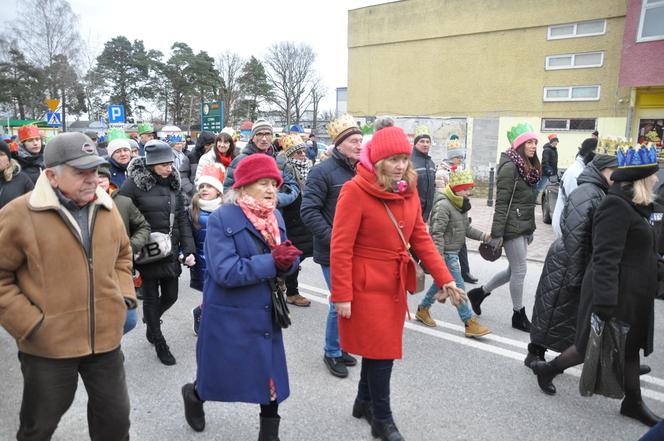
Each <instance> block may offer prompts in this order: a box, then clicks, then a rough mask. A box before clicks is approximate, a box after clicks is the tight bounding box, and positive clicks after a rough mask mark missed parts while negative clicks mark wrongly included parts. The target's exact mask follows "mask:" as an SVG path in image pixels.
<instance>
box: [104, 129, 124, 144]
mask: <svg viewBox="0 0 664 441" xmlns="http://www.w3.org/2000/svg"><path fill="white" fill-rule="evenodd" d="M116 139H129V137H128V136H127V134H126V133H125V131H124V130H123V129H119V128H113V129H111V130H109V131H108V142H113V141H114V140H116Z"/></svg>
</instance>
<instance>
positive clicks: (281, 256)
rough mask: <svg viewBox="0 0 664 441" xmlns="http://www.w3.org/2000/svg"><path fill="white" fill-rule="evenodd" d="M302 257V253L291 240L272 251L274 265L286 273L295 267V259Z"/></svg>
mask: <svg viewBox="0 0 664 441" xmlns="http://www.w3.org/2000/svg"><path fill="white" fill-rule="evenodd" d="M301 255H302V251H300V250H299V249H297V248H296V247H295V245H293V243H292V242H291V241H290V240H287V241H286V242H284V243H282V244H279V245H277V246H276V247H274V248H273V249H272V258H273V259H274V265H275V266H276V267H277V269H278V270H279V271H286V270H287V269H288V268H290V267H291V265H293V262H295V259H297V258H298V257H299V256H301Z"/></svg>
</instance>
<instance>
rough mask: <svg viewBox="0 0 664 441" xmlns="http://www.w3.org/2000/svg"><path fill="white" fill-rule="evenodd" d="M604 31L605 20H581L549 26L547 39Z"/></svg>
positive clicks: (580, 35) (582, 35) (584, 35)
mask: <svg viewBox="0 0 664 441" xmlns="http://www.w3.org/2000/svg"><path fill="white" fill-rule="evenodd" d="M651 1H652V0H651ZM655 1H662V0H655ZM605 33H606V20H592V21H582V22H579V23H570V24H564V25H555V26H549V32H548V36H547V39H548V40H558V39H561V38H577V37H592V36H594V35H602V34H605Z"/></svg>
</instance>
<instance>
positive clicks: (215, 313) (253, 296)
mask: <svg viewBox="0 0 664 441" xmlns="http://www.w3.org/2000/svg"><path fill="white" fill-rule="evenodd" d="M282 182H283V180H282V178H281V174H280V173H279V169H278V168H277V164H276V162H275V160H274V159H273V158H272V157H270V156H268V155H251V156H248V157H246V158H245V159H243V160H242V161H241V162H240V164H239V165H238V167H237V169H236V170H235V183H234V184H233V191H231V192H229V193H227V194H225V203H224V205H222V206H221V207H219V208H218V209H217V210H215V211H214V212H213V213H212V214H211V215H210V217H209V218H208V224H207V237H206V241H205V256H206V261H207V274H206V276H205V277H206V279H205V286H204V290H203V307H202V309H203V314H202V317H201V323H200V328H199V334H198V343H197V347H196V361H197V367H198V370H197V375H196V382H195V383H188V384H185V385H184V386H183V387H182V396H183V399H184V408H185V418H186V420H187V423H189V425H190V426H191V427H192V428H193V429H194V430H196V431H198V432H200V431H202V430H203V429H204V428H205V413H204V410H203V402H204V401H224V402H244V403H257V404H260V406H261V414H260V434H259V438H258V439H259V441H268V440H270V441H277V440H278V439H279V436H278V435H279V419H280V418H279V414H278V403H280V402H281V401H283V400H285V399H286V398H287V397H288V395H289V394H290V389H289V385H288V372H287V368H286V354H285V352H284V344H283V339H282V335H281V328H279V327H278V326H277V325H276V324H275V323H274V321H273V317H272V291H271V288H270V286H271V284H270V281H271V280H273V279H275V278H277V277H284V276H286V275H288V274H291V273H293V272H294V271H296V270H297V268H298V265H299V259H298V256H299V255H300V254H302V252H301V251H300V250H298V249H297V248H296V247H294V246H293V245H292V244H291V243H290V242H289V241H288V240H287V238H286V229H285V225H284V221H283V218H282V217H281V215H280V214H279V212H278V211H277V210H276V205H277V193H278V187H279V186H280V185H281V183H282Z"/></svg>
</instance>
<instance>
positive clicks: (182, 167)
mask: <svg viewBox="0 0 664 441" xmlns="http://www.w3.org/2000/svg"><path fill="white" fill-rule="evenodd" d="M173 155H174V156H175V157H177V160H176V161H175V162H174V164H177V166H178V167H177V169H178V173H180V187H181V188H182V193H183V194H184V196H185V201H184V202H185V205H189V204H190V203H191V198H192V197H193V196H194V193H196V187H195V186H194V182H193V180H192V179H191V176H192V174H191V172H192V170H191V164H190V163H189V158H188V157H187V155H185V154H184V153H179V152H177V151H175V150H173ZM194 173H196V170H194ZM194 176H195V174H194Z"/></svg>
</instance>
